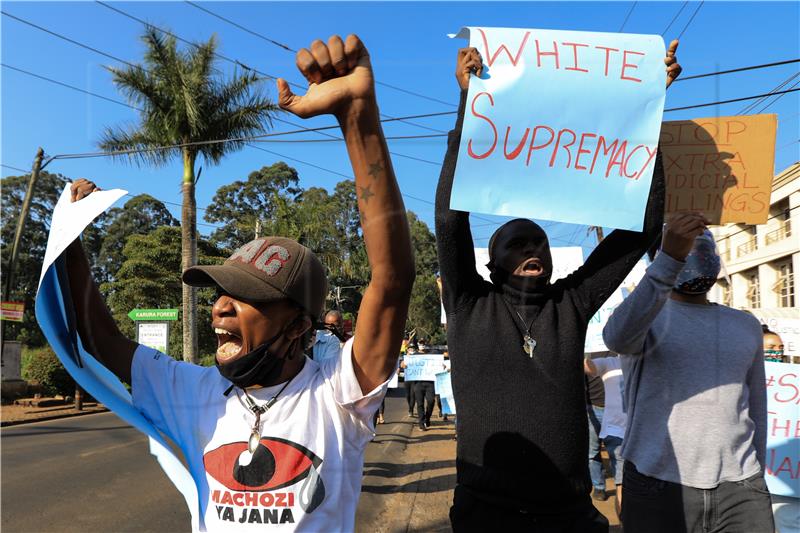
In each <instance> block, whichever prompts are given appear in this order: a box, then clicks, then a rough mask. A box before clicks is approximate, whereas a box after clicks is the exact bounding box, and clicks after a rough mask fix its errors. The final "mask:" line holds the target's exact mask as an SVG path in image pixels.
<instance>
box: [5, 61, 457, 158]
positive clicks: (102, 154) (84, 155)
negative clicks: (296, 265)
mask: <svg viewBox="0 0 800 533" xmlns="http://www.w3.org/2000/svg"><path fill="white" fill-rule="evenodd" d="M0 65H2V66H3V67H6V68H9V69H12V70H15V71H18V72H20V73H22V74H26V75H28V76H33V77H35V78H38V79H41V80H44V81H47V82H50V83H54V84H56V85H60V86H62V87H66V88H68V89H72V90H73V91H78V92H81V93H84V94H88V95H90V96H94V97H96V98H101V99H103V100H107V101H109V102H113V103H115V104H119V105H122V106H125V107H128V108H130V109H133V110H135V111H140V112H141V111H143V110H142V109H140V108H138V107H135V106H132V105H130V104H128V103H125V102H122V101H119V100H114V99H113V98H108V97H106V96H103V95H101V94H97V93H93V92H91V91H87V90H86V89H81V88H80V87H75V86H74V85H70V84H67V83H64V82H61V81H58V80H55V79H52V78H48V77H46V76H42V75H40V74H35V73H33V72H30V71H28V70H25V69H21V68H18V67H14V66H11V65H7V64H5V63H0ZM450 113H454V112H446V113H444V114H450ZM441 114H443V113H433V114H428V115H441ZM422 116H424V115H416V116H415V117H422ZM274 120H277V121H280V122H286V123H288V124H291V125H295V123H293V122H290V121H285V120H280V119H277V118H275V119H274ZM395 120H400V119H399V118H391V119H384V120H381V122H392V121H395ZM334 128H336V129H338V128H339V126H322V127H319V128H301V129H299V130H295V131H287V132H274V133H265V134H260V135H254V136H249V137H234V138H227V139H214V140H209V141H194V142H189V143H180V144H173V145H165V146H154V147H150V148H139V149H130V150H117V151H113V152H84V153H75V154H57V155H55V156H53V159H82V158H92V157H109V156H116V155H127V154H133V153H141V152H155V151H159V150H171V149H174V148H183V147H186V146H202V145H208V144H218V143H225V142H234V141H236V142H240V141H255V142H261V141H260V139H264V138H268V137H275V136H281V135H293V134H297V133H322V134H323V135H327V136H329V137H331V139H330V140H331V141H342V140H343V139H342V138H341V137H336V136H332V135H328V134H325V133H323V130H329V129H334ZM446 135H447V134H446V133H443V134H436V135H417V136H413V135H407V136H397V137H387V139H389V140H401V139H412V138H433V137H444V136H446ZM308 142H310V141H308ZM317 142H324V141H317ZM390 153H392V155H395V156H398V157H405V158H408V159H413V160H416V161H421V162H424V163H429V164H433V165H437V166H438V165H439V163H436V162H434V161H429V160H426V159H421V158H417V157H414V156H409V155H405V154H400V153H396V152H390Z"/></svg>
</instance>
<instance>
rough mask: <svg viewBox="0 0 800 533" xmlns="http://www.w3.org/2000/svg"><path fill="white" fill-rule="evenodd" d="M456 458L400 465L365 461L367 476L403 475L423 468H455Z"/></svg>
mask: <svg viewBox="0 0 800 533" xmlns="http://www.w3.org/2000/svg"><path fill="white" fill-rule="evenodd" d="M455 466H456V460H455V459H451V460H448V461H426V462H424V463H414V464H404V465H398V464H396V463H364V475H365V476H380V477H403V476H407V475H409V474H416V473H417V472H420V471H422V470H437V469H439V468H455Z"/></svg>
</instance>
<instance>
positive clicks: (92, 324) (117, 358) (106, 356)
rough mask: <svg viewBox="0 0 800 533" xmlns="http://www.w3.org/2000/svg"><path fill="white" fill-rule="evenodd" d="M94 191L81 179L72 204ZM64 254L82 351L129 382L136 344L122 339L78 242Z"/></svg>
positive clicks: (73, 186)
mask: <svg viewBox="0 0 800 533" xmlns="http://www.w3.org/2000/svg"><path fill="white" fill-rule="evenodd" d="M95 190H97V187H96V186H95V184H94V183H92V182H91V181H88V180H85V179H80V180H78V181H76V182H75V183H73V184H72V188H71V192H72V201H73V202H77V201H80V200H81V199H83V198H84V197H86V196H87V195H89V194H91V193H92V192H93V191H95ZM65 253H66V264H67V272H68V275H69V288H70V291H71V293H72V301H73V303H74V305H75V317H76V322H77V327H78V334H79V335H80V337H81V342H82V343H83V346H84V348H85V349H86V350H87V351H88V352H89V353H90V354H92V355H93V356H94V357H95V358H96V359H97V360H98V361H100V362H101V363H102V364H103V365H104V366H105V367H106V368H108V369H109V370H111V372H113V373H114V374H115V375H116V376H117V377H118V378H119V379H121V380H122V381H124V382H126V383H130V382H131V363H133V354H134V352H135V351H136V347H137V346H138V345H137V344H136V343H135V342H133V341H132V340H130V339H128V338H127V337H125V336H124V335H123V334H122V333H121V332H120V331H119V328H118V327H117V324H116V322H114V319H113V317H112V316H111V312H110V311H109V310H108V307H107V306H106V304H105V301H104V300H103V296H102V295H101V294H100V291H99V290H98V288H97V284H96V283H95V282H94V280H93V279H92V273H91V269H90V268H89V261H88V260H87V259H86V254H85V253H84V251H83V245H81V241H80V239H76V240H75V241H74V242H73V243H72V244H70V245H69V247H68V248H67V251H66V252H65Z"/></svg>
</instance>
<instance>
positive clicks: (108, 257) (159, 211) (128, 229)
mask: <svg viewBox="0 0 800 533" xmlns="http://www.w3.org/2000/svg"><path fill="white" fill-rule="evenodd" d="M101 224H102V226H101V227H100V228H98V229H97V230H96V231H97V233H99V235H98V238H99V239H100V245H99V247H97V246H96V248H97V251H96V257H91V259H92V266H93V267H94V268H95V272H94V275H95V280H97V282H98V283H106V282H108V281H112V279H113V277H114V274H115V273H116V272H117V270H118V269H119V267H120V265H121V264H122V262H123V261H124V256H123V253H122V251H123V248H124V247H125V243H126V242H127V240H128V238H129V237H130V236H131V235H146V234H148V233H150V232H151V231H153V230H154V229H155V228H157V227H159V226H177V225H178V221H177V220H176V219H175V217H173V216H172V213H170V212H169V210H168V209H167V207H166V206H165V205H164V204H163V203H161V202H160V201H159V200H157V199H156V198H153V197H152V196H150V195H149V194H139V195H137V196H134V197H133V198H131V199H130V200H128V201H127V202H125V205H124V206H122V207H115V208H113V209H110V210H108V212H106V213H105V214H104V217H103V218H102V220H101ZM97 226H98V224H97V223H96V224H95V227H97ZM84 241H86V238H84ZM84 248H86V243H85V242H84ZM87 251H89V250H87ZM90 253H91V252H90ZM92 255H94V254H92Z"/></svg>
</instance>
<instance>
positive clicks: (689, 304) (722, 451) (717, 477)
mask: <svg viewBox="0 0 800 533" xmlns="http://www.w3.org/2000/svg"><path fill="white" fill-rule="evenodd" d="M706 224H708V219H707V218H706V217H705V216H704V215H702V214H700V213H686V214H678V215H675V216H673V218H671V219H670V221H669V223H668V224H667V225H666V227H665V230H664V238H663V242H662V246H661V251H660V252H659V253H658V254H657V255H656V257H655V259H654V261H653V263H652V264H651V265H650V266H649V267H648V268H647V273H646V275H645V276H644V278H642V281H641V282H640V283H639V285H638V286H637V287H636V289H634V291H633V292H632V293H631V294H630V296H628V298H626V299H625V300H624V301H623V302H622V303H621V304H620V305H619V307H617V308H616V310H615V311H614V313H613V314H612V316H611V318H610V319H609V320H608V322H607V323H606V326H605V328H604V330H603V340H604V341H605V343H606V345H607V346H608V347H609V349H611V350H614V351H617V352H619V353H621V354H624V355H622V356H620V357H621V362H622V370H623V373H624V375H625V392H624V402H625V406H626V407H627V413H628V425H627V429H626V431H625V438H624V441H623V445H622V456H623V457H624V458H625V469H624V474H623V488H622V492H623V499H622V522H623V523H624V525H625V531H626V532H627V533H674V532H676V531H678V532H687V533H705V532H710V531H718V532H720V533H723V532H726V533H727V532H731V533H733V532H740V531H741V532H744V531H747V532H748V533H772V532H773V531H774V526H773V519H772V509H771V506H770V494H769V490H768V489H767V484H766V480H765V479H764V473H765V464H766V463H765V459H766V445H767V432H768V424H767V389H766V381H765V372H764V351H763V345H762V335H761V325H760V324H759V322H758V320H757V319H756V318H755V317H753V316H752V315H750V314H748V313H745V312H743V311H739V310H737V309H732V308H730V307H727V306H724V305H718V304H714V303H711V302H709V301H708V298H707V293H708V291H709V290H710V289H711V287H713V286H714V283H715V282H716V281H717V276H718V274H719V272H720V258H719V256H718V255H717V253H716V245H715V243H714V239H713V237H712V235H711V232H710V231H708V230H707V229H706V227H705V226H706Z"/></svg>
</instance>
